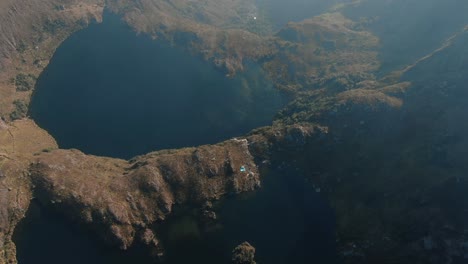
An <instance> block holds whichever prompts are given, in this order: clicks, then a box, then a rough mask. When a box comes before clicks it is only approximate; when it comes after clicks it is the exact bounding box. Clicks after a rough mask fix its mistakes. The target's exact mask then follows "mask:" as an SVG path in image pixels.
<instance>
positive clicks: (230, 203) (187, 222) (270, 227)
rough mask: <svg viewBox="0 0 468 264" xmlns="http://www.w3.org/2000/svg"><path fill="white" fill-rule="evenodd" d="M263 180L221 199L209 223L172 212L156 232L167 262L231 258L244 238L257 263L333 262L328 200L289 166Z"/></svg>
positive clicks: (224, 260) (212, 261)
mask: <svg viewBox="0 0 468 264" xmlns="http://www.w3.org/2000/svg"><path fill="white" fill-rule="evenodd" d="M263 184H264V185H263V187H262V188H261V189H260V190H258V191H257V192H254V193H249V194H244V195H240V196H236V197H230V198H227V199H224V200H223V201H221V202H219V204H218V205H217V206H215V208H216V209H215V211H216V212H217V217H218V221H217V222H216V224H214V225H212V226H208V227H207V225H206V224H203V223H201V222H197V221H196V220H195V217H191V216H190V214H191V212H187V211H185V212H182V213H179V215H177V216H173V217H171V219H170V221H169V222H168V223H167V224H165V225H164V226H163V227H161V231H162V232H160V233H161V234H163V241H164V243H165V244H166V246H168V248H167V260H168V262H169V263H174V264H182V263H213V264H215V263H229V260H230V257H231V251H232V250H233V249H234V247H236V246H237V245H239V244H240V243H242V242H244V241H248V242H249V243H251V244H252V245H253V246H254V247H255V248H256V260H257V262H258V263H270V264H276V263H278V264H280V263H328V264H332V263H337V259H336V251H335V250H336V245H335V236H334V224H335V223H334V213H333V212H332V210H331V208H330V207H329V206H328V205H327V203H326V202H325V201H324V200H323V199H322V198H321V197H320V196H319V195H318V194H317V193H316V192H315V191H314V190H312V189H306V188H307V187H304V184H303V178H302V177H300V176H299V175H293V174H292V173H291V172H287V171H271V172H268V173H267V175H266V176H265V178H264V181H263Z"/></svg>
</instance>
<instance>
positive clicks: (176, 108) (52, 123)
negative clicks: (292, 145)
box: [30, 14, 282, 158]
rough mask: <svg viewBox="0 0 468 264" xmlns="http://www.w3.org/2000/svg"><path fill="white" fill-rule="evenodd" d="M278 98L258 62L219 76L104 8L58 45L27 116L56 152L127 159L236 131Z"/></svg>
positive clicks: (265, 119)
mask: <svg viewBox="0 0 468 264" xmlns="http://www.w3.org/2000/svg"><path fill="white" fill-rule="evenodd" d="M281 101H282V100H281V96H280V95H279V94H278V92H277V91H276V90H275V89H274V88H273V85H272V84H271V83H270V82H269V80H268V79H266V77H265V74H264V73H263V72H262V70H261V69H260V67H259V66H258V65H255V64H254V63H251V64H249V65H247V68H246V71H245V72H244V73H241V74H239V75H238V76H236V77H235V78H227V77H226V74H225V72H224V71H223V70H220V69H217V68H215V67H214V66H213V65H212V64H211V63H209V62H206V61H204V60H203V59H201V58H198V57H196V56H193V55H192V54H190V53H189V52H187V51H184V50H182V49H180V48H176V47H173V46H171V45H170V44H169V43H166V42H164V41H153V40H151V39H150V38H148V37H145V36H136V34H135V33H134V32H132V31H131V30H130V29H129V28H128V27H127V26H126V25H124V24H123V23H121V22H120V20H119V18H117V17H115V16H112V15H109V14H107V15H106V16H105V20H104V23H102V24H96V25H92V26H91V27H89V28H87V29H85V30H82V31H80V32H78V33H76V34H74V35H73V36H71V37H70V38H69V39H68V40H66V41H65V42H64V43H63V44H62V45H61V46H60V47H59V48H58V50H57V52H56V53H55V55H54V57H53V58H52V60H51V62H50V65H49V66H48V67H47V68H46V69H45V71H44V72H43V74H42V75H41V76H40V77H39V80H38V83H37V86H36V89H35V93H34V95H33V98H32V103H31V107H30V114H31V116H32V117H33V119H34V120H35V121H36V122H37V123H38V124H39V125H40V126H41V127H42V128H44V129H46V130H47V131H48V132H49V133H51V134H52V136H54V138H55V139H56V140H57V142H58V144H59V146H60V147H61V148H65V149H67V148H77V149H80V150H82V151H83V152H85V153H88V154H95V155H104V156H112V157H119V158H130V157H133V156H135V155H139V154H144V153H147V152H150V151H154V150H159V149H167V148H180V147H187V146H196V145H201V144H209V143H216V142H219V141H222V140H225V139H228V138H231V137H234V136H240V135H242V134H245V133H246V132H248V131H249V130H251V129H253V128H256V127H258V126H263V125H267V124H269V123H270V122H271V120H272V117H273V115H274V114H275V113H276V112H277V111H278V109H279V108H280V107H281V105H282V102H281Z"/></svg>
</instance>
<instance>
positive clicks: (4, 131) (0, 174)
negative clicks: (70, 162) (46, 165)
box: [0, 120, 57, 263]
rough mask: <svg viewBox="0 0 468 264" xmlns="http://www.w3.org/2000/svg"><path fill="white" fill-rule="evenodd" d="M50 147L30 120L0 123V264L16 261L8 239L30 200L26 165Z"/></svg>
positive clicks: (50, 141) (49, 141)
mask: <svg viewBox="0 0 468 264" xmlns="http://www.w3.org/2000/svg"><path fill="white" fill-rule="evenodd" d="M54 148H57V144H56V143H55V141H54V139H53V138H52V137H51V136H49V135H48V134H47V133H46V132H45V131H43V130H41V129H40V128H38V127H37V126H36V124H34V122H32V121H30V120H22V121H16V122H13V123H11V124H5V123H4V122H3V121H0V263H14V262H15V259H16V254H15V253H16V250H15V245H14V244H13V242H12V240H11V237H12V235H13V231H14V228H15V226H16V224H17V223H18V222H19V221H20V220H21V219H22V218H23V217H24V214H25V213H26V211H27V209H28V206H29V200H30V199H31V197H32V193H31V183H30V180H29V172H28V167H29V163H30V162H31V161H32V160H33V158H34V155H35V154H36V155H37V154H39V153H40V152H42V151H48V150H51V149H54Z"/></svg>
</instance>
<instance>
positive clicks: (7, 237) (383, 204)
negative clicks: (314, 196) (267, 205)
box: [0, 0, 468, 263]
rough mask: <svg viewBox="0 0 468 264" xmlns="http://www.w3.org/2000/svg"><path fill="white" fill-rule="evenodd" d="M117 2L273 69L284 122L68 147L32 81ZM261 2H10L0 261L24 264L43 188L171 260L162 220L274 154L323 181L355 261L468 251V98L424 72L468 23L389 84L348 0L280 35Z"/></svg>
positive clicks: (122, 242)
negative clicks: (19, 239) (233, 133)
mask: <svg viewBox="0 0 468 264" xmlns="http://www.w3.org/2000/svg"><path fill="white" fill-rule="evenodd" d="M355 2H356V3H354V2H353V4H358V2H359V1H355ZM105 7H106V8H107V9H109V10H110V11H112V12H114V13H116V14H119V15H121V16H122V18H123V20H124V21H126V22H127V23H128V24H129V25H130V26H131V27H132V28H133V29H134V30H135V31H136V32H137V33H139V34H148V35H150V36H152V37H153V38H154V39H155V41H157V39H159V38H164V39H166V40H169V41H171V42H173V43H174V45H180V46H183V47H185V48H186V49H188V50H190V51H191V52H193V54H194V55H196V56H203V57H204V58H205V59H206V60H208V61H211V62H212V63H214V64H215V65H217V66H218V67H220V68H222V69H224V70H225V72H226V74H227V75H233V74H235V73H236V72H238V71H242V70H243V63H244V61H245V60H254V61H258V62H259V63H262V65H263V68H264V69H265V70H267V72H268V73H269V75H270V76H271V78H272V79H273V81H274V82H275V84H276V87H277V88H278V89H280V90H282V91H285V92H287V93H288V94H289V95H290V96H291V98H292V99H291V102H290V103H289V104H288V105H287V106H286V107H285V108H284V109H283V110H282V111H280V113H279V114H278V117H277V118H276V120H275V122H274V125H273V126H271V127H265V128H261V129H257V130H255V131H253V132H251V133H250V134H249V135H246V136H245V137H242V138H237V139H231V140H227V141H225V142H221V143H219V144H216V145H209V146H199V147H196V148H186V149H178V150H164V151H158V152H153V153H148V154H146V155H142V156H139V157H135V158H133V159H131V160H128V161H127V160H120V159H114V158H107V157H96V156H90V155H85V154H83V153H81V152H80V151H78V150H60V149H58V146H57V144H56V142H55V141H54V139H53V138H52V137H51V136H50V135H48V134H47V132H46V131H44V130H42V129H41V128H39V127H38V126H37V125H35V123H34V121H32V120H30V119H29V118H28V117H27V105H28V102H29V100H30V97H31V94H32V92H33V88H34V85H35V79H36V78H37V77H38V76H39V75H40V73H41V72H42V70H43V69H44V67H46V66H47V64H48V62H49V60H50V58H51V57H52V55H53V53H54V51H55V49H56V48H57V47H58V46H59V45H60V43H61V42H62V41H64V40H65V39H66V38H67V37H68V36H70V35H71V34H72V33H73V32H75V31H77V30H79V29H82V28H85V27H86V26H87V25H88V24H89V23H96V22H97V23H98V22H100V21H101V20H102V14H103V10H104V8H105ZM255 8H256V7H255V5H254V1H249V0H216V1H214V0H203V1H190V0H176V1H162V0H139V1H130V0H108V1H100V0H86V1H77V0H41V1H39V0H1V1H0V117H1V119H0V184H1V186H0V249H1V254H0V263H16V257H15V245H14V243H13V242H12V240H11V239H12V234H13V230H14V228H15V226H16V224H17V223H18V222H19V221H20V220H21V219H22V218H23V217H24V215H25V212H26V211H27V209H28V206H29V203H30V200H31V199H32V197H33V196H34V197H36V198H37V199H38V200H39V201H40V202H41V203H42V204H44V205H45V206H46V207H47V208H50V209H52V210H55V211H58V212H60V213H61V214H63V215H65V216H66V218H67V219H68V220H69V221H70V222H71V223H75V224H78V225H80V226H83V227H84V228H88V229H89V230H92V232H94V233H95V234H96V235H97V237H99V238H100V239H101V240H103V241H105V242H106V243H108V244H109V245H112V246H115V247H119V248H121V249H123V250H125V249H128V248H129V247H131V245H132V244H133V243H134V242H135V241H137V240H138V241H141V242H143V243H144V244H146V245H147V246H148V247H149V248H151V249H152V250H153V251H154V252H157V254H162V253H163V247H161V245H160V242H159V240H158V234H157V233H155V232H154V230H153V229H152V226H153V225H154V224H157V223H160V222H162V221H164V219H165V218H166V217H167V216H168V215H169V214H171V212H172V211H173V208H174V206H176V205H184V204H185V205H189V206H193V207H195V208H204V205H205V204H206V203H207V202H210V201H215V200H219V199H220V198H221V197H223V196H225V195H227V194H237V193H240V192H247V191H254V190H255V189H257V188H261V185H262V184H261V183H262V176H263V175H262V173H261V172H260V170H259V168H258V167H259V164H260V163H261V162H263V161H265V160H276V161H282V162H286V163H288V161H293V160H294V161H295V162H294V164H295V165H294V166H297V167H298V168H300V169H301V170H303V171H304V175H305V177H304V182H305V183H304V184H309V183H311V182H313V183H314V185H316V186H320V188H321V189H322V190H323V191H322V193H323V195H324V196H326V197H327V198H328V199H329V201H330V204H331V205H332V207H333V209H334V210H335V211H336V215H337V230H336V232H337V238H338V246H339V253H340V256H341V257H342V259H343V260H344V262H345V263H454V261H456V260H459V259H460V258H463V254H465V252H466V246H463V245H466V243H467V242H468V237H466V232H464V230H465V228H466V227H465V225H464V220H465V218H464V217H466V215H461V214H460V213H459V212H458V211H460V210H461V211H463V210H466V209H463V208H464V205H465V203H460V204H456V205H454V207H449V206H448V204H449V203H450V202H451V201H453V200H458V199H459V198H460V197H459V196H460V195H462V194H460V193H458V192H456V191H453V189H455V188H456V186H458V185H457V183H460V182H461V184H464V185H463V186H465V185H466V182H467V181H466V175H464V173H463V169H464V167H465V166H466V165H465V164H468V163H466V160H465V159H464V158H463V157H465V156H466V155H465V156H464V155H463V154H464V153H465V152H466V148H464V146H466V145H467V144H468V142H466V140H462V139H460V138H461V136H462V135H463V132H464V131H465V130H466V128H465V126H466V125H465V124H460V123H461V122H458V121H457V120H454V117H456V116H458V117H460V116H461V115H462V113H463V111H462V110H464V109H465V108H466V106H465V108H464V107H463V106H462V105H463V104H462V103H461V102H460V104H458V105H451V104H450V103H449V101H448V100H443V99H440V98H441V95H440V94H438V93H436V92H434V90H431V89H428V88H427V87H428V86H427V83H426V81H425V80H426V77H427V79H430V77H432V76H431V74H430V72H431V71H432V70H433V68H434V67H435V66H434V65H437V63H439V62H440V60H442V59H440V57H439V56H438V54H444V52H446V53H447V54H452V55H453V54H457V49H456V48H457V45H456V44H457V43H459V42H461V43H462V44H463V43H465V44H466V43H467V42H466V41H465V42H463V41H464V39H466V32H461V33H460V35H457V36H456V37H455V39H451V40H450V41H451V42H449V43H445V44H444V46H442V47H441V48H440V49H437V50H436V51H435V53H434V54H430V56H429V57H427V58H424V59H423V60H421V61H418V62H417V63H416V64H414V65H412V66H411V67H410V68H407V69H406V70H402V71H399V72H394V73H393V74H389V75H387V76H385V77H383V78H380V77H377V75H376V71H377V70H378V68H379V65H380V62H379V57H378V54H379V44H380V43H379V38H377V37H376V36H375V35H374V34H373V33H371V32H370V31H367V30H366V29H365V27H363V26H362V24H361V23H358V22H355V21H352V20H350V19H348V18H346V17H345V16H344V15H342V14H340V13H338V11H339V10H340V9H339V8H338V7H337V8H336V9H335V11H336V12H335V13H327V14H323V15H320V16H318V17H314V18H310V19H306V20H304V21H302V22H295V23H289V24H288V25H286V26H285V27H284V28H283V29H282V30H280V31H279V32H278V33H276V34H260V33H255V31H254V30H252V29H251V28H249V20H250V19H251V13H250V12H252V11H255ZM266 32H267V31H266ZM459 45H461V44H459ZM452 57H453V59H454V60H455V61H458V62H460V60H461V58H457V57H456V56H455V55H453V56H452ZM462 62H463V61H462ZM444 63H445V64H446V65H448V64H449V63H450V62H447V61H445V62H444ZM418 71H419V73H418ZM428 72H429V73H428ZM438 72H439V75H438V76H439V77H441V78H442V77H443V78H450V79H454V80H459V79H460V77H457V76H455V77H454V76H453V71H443V70H442V69H438ZM421 76H423V77H421ZM457 78H458V79H457ZM454 82H455V81H454ZM455 84H456V83H454V84H452V83H450V82H449V83H445V84H444V83H434V84H431V85H433V86H436V85H438V86H440V87H442V88H443V89H442V91H443V92H444V93H445V95H444V96H445V97H443V98H456V97H457V96H460V95H463V92H460V91H459V90H457V88H456V87H457V86H456V85H455ZM429 87H431V86H429ZM441 109H449V110H448V111H446V112H444V111H441ZM427 111H429V112H427ZM449 114H450V115H449ZM434 123H435V124H436V125H434V126H433V124H434ZM447 127H448V129H447V131H445V128H447ZM436 143H437V144H436ZM435 155H442V156H444V155H445V156H447V157H446V159H447V160H448V161H447V162H449V163H448V165H447V164H446V163H444V162H442V163H440V164H439V163H434V162H433V160H432V159H433V158H434V156H435ZM290 164H293V162H290ZM241 166H245V167H246V168H247V170H246V171H245V172H242V171H240V168H241ZM465 171H466V170H465ZM450 195H453V197H451V196H450ZM213 213H215V212H208V215H213ZM465 222H466V221H465ZM244 247H247V251H246V253H245V252H244V253H242V252H240V251H239V250H240V249H242V248H240V249H239V250H237V251H239V252H240V253H242V254H244V255H246V256H241V257H246V258H247V259H248V260H247V261H250V262H248V263H255V262H254V260H253V259H252V257H253V254H254V253H255V249H252V248H250V247H249V245H244ZM244 251H245V250H244ZM239 252H237V253H239ZM242 254H241V255H242ZM240 261H241V260H240ZM242 261H243V260H242ZM242 261H241V262H240V263H247V262H245V261H244V262H242ZM451 261H452V262H451Z"/></svg>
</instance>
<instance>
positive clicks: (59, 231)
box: [13, 201, 152, 264]
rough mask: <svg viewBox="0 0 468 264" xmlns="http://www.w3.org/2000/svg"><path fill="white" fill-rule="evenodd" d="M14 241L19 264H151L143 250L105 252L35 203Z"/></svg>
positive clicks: (20, 224)
mask: <svg viewBox="0 0 468 264" xmlns="http://www.w3.org/2000/svg"><path fill="white" fill-rule="evenodd" d="M13 240H14V242H15V244H16V248H17V259H18V263H19V264H44V263H47V264H63V263H67V264H84V263H86V264H133V263H142V264H144V263H152V261H151V260H150V259H149V258H148V257H146V256H147V255H146V254H144V251H143V250H139V249H137V247H135V248H133V249H132V250H130V251H128V252H123V251H120V250H117V249H112V248H108V247H106V246H104V245H103V243H101V242H100V241H98V240H96V239H95V237H93V235H92V234H90V233H88V232H86V231H84V229H82V228H79V227H77V226H74V225H71V224H69V223H68V222H67V221H65V220H64V219H63V217H62V216H60V215H58V214H55V213H51V212H49V211H47V210H45V209H44V208H42V207H41V205H40V204H39V203H38V202H37V201H33V202H32V203H31V205H30V208H29V210H28V213H27V214H26V218H25V219H23V220H22V221H21V222H20V223H19V225H18V226H17V227H16V229H15V233H14V236H13Z"/></svg>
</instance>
